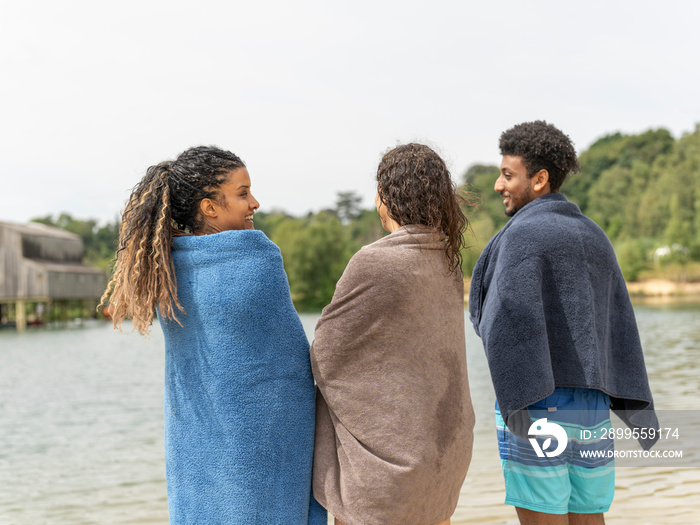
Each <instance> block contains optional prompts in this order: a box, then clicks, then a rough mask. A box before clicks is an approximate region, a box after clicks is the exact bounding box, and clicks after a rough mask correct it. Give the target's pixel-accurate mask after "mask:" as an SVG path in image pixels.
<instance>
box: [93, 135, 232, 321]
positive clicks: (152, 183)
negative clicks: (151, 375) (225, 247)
mask: <svg viewBox="0 0 700 525" xmlns="http://www.w3.org/2000/svg"><path fill="white" fill-rule="evenodd" d="M244 166H245V164H243V161H241V159H240V158H238V157H237V156H236V155H234V154H233V153H231V152H228V151H224V150H221V149H219V148H216V147H204V146H201V147H197V148H190V149H188V150H187V151H185V152H184V153H182V154H181V155H180V156H179V157H178V158H177V159H176V160H175V161H165V162H161V163H160V164H157V165H155V166H151V167H150V168H148V170H147V171H146V176H145V177H144V178H143V179H142V180H141V181H140V182H139V183H138V184H137V185H136V186H135V187H134V189H133V191H132V193H131V196H130V197H129V201H128V203H127V205H126V207H125V208H124V213H123V215H122V221H121V224H120V226H119V249H118V251H117V257H116V262H115V266H114V275H113V277H112V279H111V281H110V282H109V284H108V285H107V290H105V293H104V294H103V296H102V300H101V303H100V305H102V304H105V303H106V302H108V301H109V303H110V305H111V312H110V315H111V317H112V321H113V322H114V326H115V327H119V326H120V325H121V323H122V322H123V321H124V319H125V318H132V319H133V321H134V326H135V328H136V329H137V330H138V331H139V332H140V333H142V334H145V333H147V332H148V329H149V327H150V326H151V323H152V322H153V315H154V309H155V308H158V311H159V312H160V315H161V316H162V317H163V318H165V319H173V320H175V321H177V322H179V321H178V319H177V316H176V310H179V311H180V312H182V313H185V311H184V309H183V308H182V306H181V305H180V303H179V301H178V299H177V283H176V279H175V269H174V266H173V260H172V255H171V252H170V250H171V247H172V238H173V235H192V234H198V233H200V231H201V230H202V227H203V223H202V221H201V217H200V214H199V203H200V202H201V200H202V199H204V198H211V199H217V198H218V197H219V196H218V188H219V186H221V184H223V183H224V182H226V180H227V179H228V175H229V172H231V171H232V170H235V169H237V168H241V167H244Z"/></svg>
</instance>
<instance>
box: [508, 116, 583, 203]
mask: <svg viewBox="0 0 700 525" xmlns="http://www.w3.org/2000/svg"><path fill="white" fill-rule="evenodd" d="M499 147H500V149H501V155H513V156H516V157H522V159H523V160H522V162H523V165H524V166H525V169H526V170H527V176H528V178H532V177H533V176H534V175H535V173H537V172H538V171H540V170H543V169H544V170H547V172H548V173H549V187H550V188H551V190H552V191H553V192H556V191H559V188H560V187H561V185H562V184H563V183H564V180H565V179H566V176H567V175H568V174H569V173H576V172H578V171H579V170H580V167H579V164H578V159H577V158H576V150H575V149H574V144H573V142H571V139H570V138H569V137H568V136H567V135H565V134H564V133H563V132H562V131H561V130H560V129H559V128H556V127H555V126H553V125H552V124H547V122H545V121H544V120H536V121H534V122H523V123H522V124H518V125H517V126H513V127H512V128H511V129H509V130H507V131H504V132H503V133H502V134H501V139H500V141H499Z"/></svg>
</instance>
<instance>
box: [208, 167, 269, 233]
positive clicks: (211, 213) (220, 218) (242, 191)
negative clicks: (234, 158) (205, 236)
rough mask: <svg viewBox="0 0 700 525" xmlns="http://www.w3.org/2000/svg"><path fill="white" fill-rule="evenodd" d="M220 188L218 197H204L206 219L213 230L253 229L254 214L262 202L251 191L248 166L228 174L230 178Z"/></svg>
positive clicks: (212, 231)
mask: <svg viewBox="0 0 700 525" xmlns="http://www.w3.org/2000/svg"><path fill="white" fill-rule="evenodd" d="M217 190H218V194H219V195H218V198H217V199H216V200H214V199H203V200H202V203H201V210H202V215H203V217H204V221H205V222H206V224H207V225H208V226H209V229H210V230H211V231H210V232H208V233H214V232H220V231H226V230H253V229H254V226H253V214H254V213H255V210H257V209H258V208H259V207H260V203H259V202H258V201H257V200H256V199H255V197H253V194H252V193H251V192H250V175H249V174H248V170H247V169H246V168H237V169H235V170H232V171H230V172H229V174H228V180H227V181H226V182H224V183H223V184H222V185H221V186H219V188H217Z"/></svg>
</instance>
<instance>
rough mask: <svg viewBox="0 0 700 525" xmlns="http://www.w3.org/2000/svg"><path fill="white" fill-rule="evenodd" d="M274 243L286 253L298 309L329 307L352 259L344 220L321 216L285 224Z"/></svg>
mask: <svg viewBox="0 0 700 525" xmlns="http://www.w3.org/2000/svg"><path fill="white" fill-rule="evenodd" d="M273 241H274V242H275V243H276V244H277V245H278V246H279V247H280V250H281V251H282V256H283V257H284V264H285V268H286V270H287V275H288V277H289V284H290V288H291V291H292V299H293V300H294V303H295V305H296V306H297V308H299V309H300V310H311V311H315V310H320V309H322V308H323V307H324V306H326V305H327V304H328V303H329V302H330V300H331V299H332V297H333V293H334V291H335V285H336V283H337V282H338V279H339V278H340V276H341V275H342V273H343V270H344V269H345V266H346V265H347V262H348V260H349V259H350V257H351V255H352V253H351V251H350V249H349V248H350V243H349V237H348V232H347V230H346V229H345V228H344V227H343V225H342V224H341V222H340V219H338V217H336V216H335V215H333V214H330V213H327V212H320V213H318V214H316V215H314V216H312V217H311V218H310V219H308V221H304V220H301V219H294V220H290V221H285V222H284V223H282V224H281V225H280V226H279V228H278V229H277V231H276V233H275V236H274V239H273Z"/></svg>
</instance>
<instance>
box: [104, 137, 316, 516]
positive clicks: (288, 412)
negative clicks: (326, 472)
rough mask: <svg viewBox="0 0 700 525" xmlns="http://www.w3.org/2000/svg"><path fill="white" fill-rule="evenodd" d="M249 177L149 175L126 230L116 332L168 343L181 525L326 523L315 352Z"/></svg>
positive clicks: (192, 159)
mask: <svg viewBox="0 0 700 525" xmlns="http://www.w3.org/2000/svg"><path fill="white" fill-rule="evenodd" d="M258 206H259V203H258V201H257V200H256V199H255V197H253V195H252V193H251V182H250V175H249V173H248V170H247V169H246V167H245V164H244V163H243V162H242V161H241V159H240V158H238V157H237V156H236V155H234V154H233V153H230V152H228V151H224V150H221V149H219V148H216V147H197V148H191V149H188V150H187V151H185V152H184V153H182V154H181V155H180V156H179V157H177V159H175V160H174V161H165V162H161V163H160V164H157V165H155V166H151V167H150V168H148V171H147V172H146V175H145V177H144V178H143V179H142V180H141V182H139V183H138V184H137V185H136V187H135V188H134V190H133V192H132V194H131V197H130V198H129V201H128V203H127V205H126V208H125V210H124V214H123V218H122V222H121V225H120V231H119V250H118V252H117V258H116V265H115V268H114V277H113V279H112V280H111V282H110V283H109V286H108V288H107V291H106V292H105V294H104V296H103V301H102V302H103V303H104V302H106V301H107V300H108V299H109V302H110V306H111V315H112V319H113V321H114V325H115V327H119V326H120V325H121V323H122V322H123V321H124V319H125V318H127V317H129V318H131V319H132V320H133V324H134V327H135V328H136V329H137V330H138V331H139V332H140V333H142V334H145V333H147V332H148V330H149V327H150V325H151V323H152V321H153V316H154V310H157V313H158V316H159V318H160V321H161V323H160V324H161V327H162V329H163V333H164V335H165V352H166V354H165V355H166V357H165V460H166V478H167V488H168V507H169V512H170V522H171V523H177V524H180V523H183V524H184V523H197V524H210V523H211V524H214V523H240V524H250V523H314V524H321V523H323V524H325V522H326V513H325V511H323V509H321V507H320V506H319V505H318V503H316V502H315V501H314V500H313V497H312V496H311V464H312V456H313V438H314V385H313V379H312V377H311V367H310V363H309V355H308V349H309V343H308V340H307V338H306V335H305V333H304V330H303V328H302V325H301V322H300V320H299V317H298V316H297V314H296V311H295V310H294V306H293V305H292V301H291V298H290V294H289V285H288V283H287V276H286V274H285V272H284V268H283V266H282V257H281V255H280V251H279V248H277V246H275V245H274V244H273V243H272V242H270V241H269V240H268V239H267V237H266V236H265V234H263V233H262V232H259V231H256V230H255V229H254V226H253V216H254V214H255V211H256V210H257V209H258Z"/></svg>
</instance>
